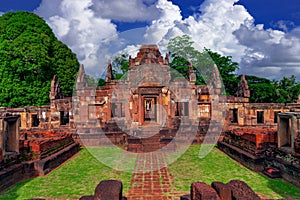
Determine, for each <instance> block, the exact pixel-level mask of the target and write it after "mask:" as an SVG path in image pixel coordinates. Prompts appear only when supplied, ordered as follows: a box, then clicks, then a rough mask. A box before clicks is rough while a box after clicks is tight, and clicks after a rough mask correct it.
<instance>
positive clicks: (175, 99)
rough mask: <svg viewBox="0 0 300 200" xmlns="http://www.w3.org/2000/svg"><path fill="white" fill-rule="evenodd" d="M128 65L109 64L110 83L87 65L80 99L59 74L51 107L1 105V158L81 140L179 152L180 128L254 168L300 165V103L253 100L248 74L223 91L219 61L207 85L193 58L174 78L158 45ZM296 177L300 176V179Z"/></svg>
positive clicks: (41, 153) (39, 153)
mask: <svg viewBox="0 0 300 200" xmlns="http://www.w3.org/2000/svg"><path fill="white" fill-rule="evenodd" d="M129 63H130V66H129V71H128V73H127V74H126V75H125V76H124V77H122V78H121V79H120V80H115V79H114V77H113V73H112V65H111V63H110V62H109V63H108V67H107V74H106V85H105V86H101V87H92V86H89V85H88V82H87V78H86V75H85V70H84V66H83V65H81V66H80V68H79V72H78V77H77V80H76V83H75V88H76V90H75V91H74V95H73V97H64V96H63V91H62V90H61V88H60V84H59V77H56V76H54V77H53V80H52V83H51V88H50V94H49V97H50V105H49V106H40V107H24V108H16V109H10V108H1V109H0V115H1V116H3V117H1V118H0V124H1V126H0V133H1V137H0V164H1V163H2V164H3V163H4V161H8V160H9V158H8V157H9V155H13V154H14V155H19V154H20V152H21V153H24V154H25V155H26V154H27V155H29V154H31V155H32V153H33V155H35V156H34V157H33V158H32V159H44V158H47V157H49V156H52V155H54V154H56V153H57V152H59V151H61V150H63V149H65V148H67V147H68V146H72V145H74V141H75V142H77V143H80V144H84V145H107V144H109V143H110V144H113V145H119V146H121V147H122V148H124V149H125V150H128V151H132V152H151V151H155V150H157V149H160V148H163V147H167V146H168V148H169V150H171V151H174V150H175V149H176V143H175V142H173V138H174V137H175V136H176V134H177V133H178V130H181V131H182V132H184V133H186V135H183V134H181V135H180V137H179V138H177V139H178V140H181V141H184V140H186V139H187V138H191V139H192V142H191V143H194V144H200V143H202V142H203V141H204V139H205V138H207V137H211V138H210V139H208V140H206V142H211V143H215V142H216V141H219V144H218V146H219V148H220V149H222V150H223V151H224V152H226V153H227V154H228V155H230V156H231V157H233V158H235V159H237V160H238V161H240V162H241V163H243V164H245V165H246V166H248V167H251V168H252V169H255V170H258V171H262V170H264V169H265V168H270V167H274V168H275V167H277V168H280V170H281V171H283V172H284V171H292V173H294V174H296V172H297V170H299V171H300V167H299V165H298V164H295V163H300V161H299V154H300V135H299V134H298V132H299V129H300V128H299V127H300V126H299V123H300V122H299V121H300V120H299V119H300V117H299V112H298V110H297V108H299V107H300V105H299V104H298V103H294V104H277V103H276V104H275V103H271V104H269V103H268V104H264V103H249V97H250V95H251V94H250V92H249V88H248V84H247V80H246V79H245V76H243V75H242V77H241V81H240V83H239V84H238V88H237V93H236V95H235V96H230V97H225V96H222V95H221V94H222V91H221V90H222V85H221V82H220V80H219V79H218V70H217V66H214V67H213V69H212V77H211V79H210V82H209V84H208V85H207V86H199V85H195V80H196V76H195V73H194V71H193V69H192V64H191V63H190V66H189V70H188V77H183V78H179V79H176V80H175V79H173V78H172V71H171V69H170V67H169V56H168V54H166V55H165V57H163V56H162V55H161V53H160V52H159V49H158V47H157V46H156V45H143V46H141V48H140V51H139V52H138V54H137V56H136V57H135V58H132V57H131V56H130V58H129ZM290 111H293V112H290ZM19 128H20V129H19ZM7 130H8V131H7ZM208 131H211V134H209V136H207V132H208ZM153 132H155V133H154V134H153ZM192 132H195V134H194V135H193V134H191V133H192ZM220 132H222V134H221V136H220V134H218V133H220ZM7 134H11V137H9V139H7ZM147 134H149V135H151V137H150V136H149V137H148V135H147ZM29 149H30V150H29ZM11 152H14V153H11ZM288 157H291V159H290V160H289V161H286V159H287V158H288ZM0 166H1V165H0ZM292 176H293V174H291V173H290V174H289V175H287V176H286V178H288V177H292ZM284 177H285V176H284ZM293 180H294V182H296V183H297V182H300V177H298V176H296V175H295V176H293Z"/></svg>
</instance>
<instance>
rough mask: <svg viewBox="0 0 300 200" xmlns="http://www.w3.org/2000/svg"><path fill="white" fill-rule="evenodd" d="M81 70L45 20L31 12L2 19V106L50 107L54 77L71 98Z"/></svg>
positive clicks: (73, 55) (0, 95) (0, 54)
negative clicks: (47, 105)
mask: <svg viewBox="0 0 300 200" xmlns="http://www.w3.org/2000/svg"><path fill="white" fill-rule="evenodd" d="M78 68H79V63H78V61H77V59H76V55H75V54H74V53H72V51H71V50H70V49H69V48H68V47H67V46H66V45H64V44H63V43H61V42H60V41H58V40H57V38H56V37H55V35H54V34H53V32H52V30H51V28H50V27H49V26H48V25H47V24H46V22H45V21H44V20H43V19H42V18H40V17H38V16H37V15H35V14H33V13H29V12H9V13H6V14H4V15H2V16H1V17H0V77H1V80H0V106H6V107H21V106H26V105H45V104H49V91H50V83H51V80H52V77H53V75H54V74H56V75H57V76H58V78H59V82H60V85H61V88H62V90H63V92H64V94H65V95H66V96H68V95H71V94H72V90H73V86H74V80H75V78H76V74H77V71H78Z"/></svg>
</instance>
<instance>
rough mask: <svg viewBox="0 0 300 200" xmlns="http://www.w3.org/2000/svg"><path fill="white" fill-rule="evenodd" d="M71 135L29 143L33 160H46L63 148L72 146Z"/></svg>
mask: <svg viewBox="0 0 300 200" xmlns="http://www.w3.org/2000/svg"><path fill="white" fill-rule="evenodd" d="M73 143H74V140H73V138H72V136H71V135H69V136H64V137H51V138H41V139H35V140H31V141H29V143H28V145H29V146H30V149H31V151H32V153H33V157H34V158H33V159H43V158H46V157H48V156H50V155H52V154H54V153H56V152H58V151H60V150H62V149H64V148H65V147H67V146H69V145H70V144H73Z"/></svg>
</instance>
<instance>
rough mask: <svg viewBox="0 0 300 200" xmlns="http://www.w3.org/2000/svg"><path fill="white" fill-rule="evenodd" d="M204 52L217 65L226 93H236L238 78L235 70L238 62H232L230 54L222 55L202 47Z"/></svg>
mask: <svg viewBox="0 0 300 200" xmlns="http://www.w3.org/2000/svg"><path fill="white" fill-rule="evenodd" d="M204 52H205V53H207V54H208V55H209V56H210V57H211V58H212V60H213V61H214V63H215V64H216V65H217V67H218V70H219V73H220V76H221V78H222V81H223V84H224V86H225V90H226V93H227V94H228V95H234V94H235V93H236V89H237V85H238V82H239V79H238V78H237V75H236V71H237V70H238V68H239V65H238V63H237V62H233V61H232V57H231V56H222V55H220V54H218V53H216V52H213V51H211V50H210V49H207V48H204Z"/></svg>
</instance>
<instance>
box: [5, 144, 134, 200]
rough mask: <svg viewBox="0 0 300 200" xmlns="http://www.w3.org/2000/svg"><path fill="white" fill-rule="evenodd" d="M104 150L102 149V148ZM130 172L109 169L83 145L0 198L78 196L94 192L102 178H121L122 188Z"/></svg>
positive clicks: (127, 186) (74, 197) (63, 197)
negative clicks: (58, 164) (66, 157)
mask: <svg viewBox="0 0 300 200" xmlns="http://www.w3.org/2000/svg"><path fill="white" fill-rule="evenodd" d="M105 151H107V150H105ZM102 152H104V151H102ZM130 178H131V174H130V173H123V172H119V171H115V170H112V169H111V168H109V167H107V166H105V165H104V164H102V163H101V162H99V161H98V160H97V159H95V158H94V157H93V156H92V155H91V154H90V153H89V151H87V149H85V148H83V149H82V150H81V151H80V152H79V153H78V154H77V155H76V156H74V157H73V158H72V159H70V160H69V161H67V162H66V163H64V164H63V165H62V166H60V167H59V168H57V169H56V170H54V171H52V172H50V173H49V174H48V175H46V176H43V177H37V178H33V179H30V180H27V181H23V182H20V183H18V184H17V185H16V186H14V187H12V188H10V189H9V190H7V191H6V192H5V193H4V194H1V195H0V199H28V198H37V197H39V198H46V199H78V198H79V197H81V196H83V195H92V194H94V190H95V187H96V186H97V184H98V183H99V182H100V181H101V180H104V179H117V180H122V182H123V188H124V190H123V191H124V192H127V191H128V189H129V184H130Z"/></svg>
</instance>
